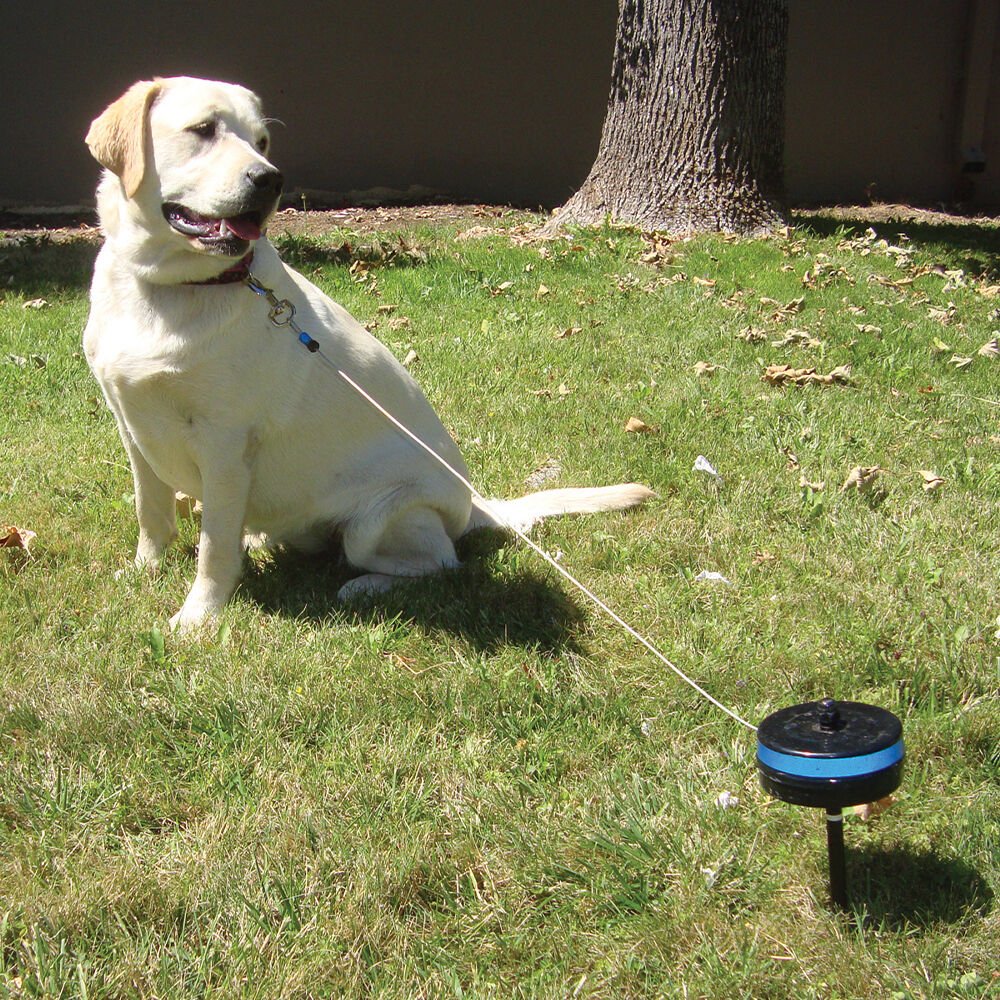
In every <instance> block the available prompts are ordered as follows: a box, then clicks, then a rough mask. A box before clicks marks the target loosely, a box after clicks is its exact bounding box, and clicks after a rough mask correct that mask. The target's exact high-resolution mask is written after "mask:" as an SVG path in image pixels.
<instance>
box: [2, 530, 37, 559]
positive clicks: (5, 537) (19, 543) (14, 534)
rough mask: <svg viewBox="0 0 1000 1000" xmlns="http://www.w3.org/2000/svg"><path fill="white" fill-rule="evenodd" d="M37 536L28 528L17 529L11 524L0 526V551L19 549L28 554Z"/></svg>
mask: <svg viewBox="0 0 1000 1000" xmlns="http://www.w3.org/2000/svg"><path fill="white" fill-rule="evenodd" d="M37 537H38V535H37V534H36V533H35V532H34V531H31V530H30V529H29V528H18V527H16V526H15V525H13V524H3V525H0V549H20V550H21V551H22V552H30V551H31V546H32V544H33V543H34V541H35V539H36V538H37Z"/></svg>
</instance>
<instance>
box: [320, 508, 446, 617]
mask: <svg viewBox="0 0 1000 1000" xmlns="http://www.w3.org/2000/svg"><path fill="white" fill-rule="evenodd" d="M344 554H345V555H346V556H347V561H348V562H349V563H351V565H352V566H357V567H358V568H359V569H366V570H369V571H370V572H368V573H366V574H365V575H363V576H359V577H356V578H355V579H353V580H349V581H348V582H347V583H346V584H344V586H343V587H341V588H340V590H339V591H338V593H337V597H338V598H339V599H341V600H349V599H351V598H353V597H357V596H360V595H364V594H374V593H381V592H383V591H385V590H388V589H389V588H390V587H391V586H392V585H393V583H394V582H395V581H396V579H398V578H399V577H416V576H426V575H427V574H428V573H437V572H440V571H441V570H442V569H452V568H454V567H456V566H459V565H460V563H459V561H458V556H457V555H456V554H455V545H454V542H453V541H452V540H451V537H450V536H449V534H448V532H447V531H446V530H445V526H444V522H443V521H442V519H441V515H440V513H438V511H436V510H435V509H434V508H433V507H428V506H424V505H420V506H413V507H407V508H404V509H403V510H401V511H398V512H397V513H395V514H394V515H392V516H391V517H390V518H389V519H388V521H386V522H383V523H382V524H381V525H379V524H377V523H376V524H372V522H371V521H362V522H360V523H356V524H350V525H348V526H347V527H346V528H345V530H344Z"/></svg>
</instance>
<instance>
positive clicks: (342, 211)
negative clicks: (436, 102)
mask: <svg viewBox="0 0 1000 1000" xmlns="http://www.w3.org/2000/svg"><path fill="white" fill-rule="evenodd" d="M537 219H538V216H537V215H536V214H532V213H530V212H525V211H521V210H520V209H514V208H510V207H508V206H506V205H455V204H442V205H399V206H391V207H389V206H386V207H378V208H338V209H317V210H312V209H310V210H309V211H305V212H304V211H301V210H299V209H296V208H284V209H282V210H281V211H279V212H278V213H277V214H276V215H275V217H274V219H273V220H272V221H271V225H270V226H269V227H268V231H269V233H270V234H271V235H286V234H287V235H290V236H322V235H323V234H325V233H329V232H332V231H333V230H336V229H350V230H352V231H354V232H361V233H375V232H382V231H386V230H400V229H414V228H417V227H419V226H436V225H454V226H456V227H457V228H463V225H464V224H465V223H468V224H469V225H470V226H472V225H475V226H498V227H503V228H507V227H509V226H514V225H519V224H521V223H524V222H528V221H533V220H537ZM43 234H44V238H47V239H50V240H52V241H53V242H56V243H65V242H69V241H75V240H82V241H85V242H91V241H93V242H95V243H96V242H100V239H101V233H100V230H99V229H98V226H97V213H96V212H95V211H86V210H84V211H78V212H66V213H52V214H50V213H45V214H42V213H37V214H35V213H19V212H15V211H10V210H7V211H0V237H6V238H7V239H17V238H19V237H25V236H28V237H32V236H33V237H35V238H42V235H43Z"/></svg>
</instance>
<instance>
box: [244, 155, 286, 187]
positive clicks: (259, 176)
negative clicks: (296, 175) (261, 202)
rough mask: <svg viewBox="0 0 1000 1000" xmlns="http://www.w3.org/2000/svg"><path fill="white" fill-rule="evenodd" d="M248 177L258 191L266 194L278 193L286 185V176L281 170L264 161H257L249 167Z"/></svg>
mask: <svg viewBox="0 0 1000 1000" xmlns="http://www.w3.org/2000/svg"><path fill="white" fill-rule="evenodd" d="M247 179H248V180H249V181H250V183H251V184H252V185H253V186H254V187H255V188H256V189H257V190H258V191H260V192H261V193H266V194H275V195H278V194H280V193H281V189H282V188H283V187H284V186H285V178H284V177H283V176H282V175H281V171H280V170H275V169H274V167H269V166H266V165H265V164H263V163H255V164H254V165H253V166H252V167H249V168H248V169H247Z"/></svg>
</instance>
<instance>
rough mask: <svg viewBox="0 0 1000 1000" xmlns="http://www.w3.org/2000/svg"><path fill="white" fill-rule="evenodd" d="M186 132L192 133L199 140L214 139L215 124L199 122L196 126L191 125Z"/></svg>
mask: <svg viewBox="0 0 1000 1000" xmlns="http://www.w3.org/2000/svg"><path fill="white" fill-rule="evenodd" d="M188 131H189V132H193V133H194V134H195V135H196V136H198V137H199V138H200V139H214V138H215V122H199V123H198V124H197V125H192V126H191V127H190V128H189V129H188Z"/></svg>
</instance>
